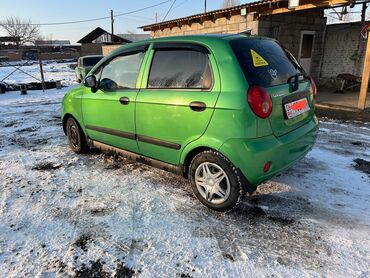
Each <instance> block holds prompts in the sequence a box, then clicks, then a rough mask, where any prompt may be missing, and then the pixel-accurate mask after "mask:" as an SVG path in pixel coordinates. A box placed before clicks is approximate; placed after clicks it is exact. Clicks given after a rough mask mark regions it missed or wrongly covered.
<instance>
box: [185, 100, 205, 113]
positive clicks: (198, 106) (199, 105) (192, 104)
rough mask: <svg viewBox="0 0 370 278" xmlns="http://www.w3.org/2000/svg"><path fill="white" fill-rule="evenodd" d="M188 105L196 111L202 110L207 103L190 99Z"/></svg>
mask: <svg viewBox="0 0 370 278" xmlns="http://www.w3.org/2000/svg"><path fill="white" fill-rule="evenodd" d="M189 106H190V109H191V110H193V111H197V112H201V111H204V110H206V108H207V105H206V104H205V103H204V102H201V101H192V102H190V104H189Z"/></svg>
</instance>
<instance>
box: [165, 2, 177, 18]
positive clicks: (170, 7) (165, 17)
mask: <svg viewBox="0 0 370 278" xmlns="http://www.w3.org/2000/svg"><path fill="white" fill-rule="evenodd" d="M175 3H176V0H173V2H172V4H171V7H170V8H169V9H168V11H167V13H166V15H165V16H164V18H163V19H162V22H163V21H165V19H166V17H167V16H168V14H169V13H170V11H171V10H172V7H173V5H174V4H175Z"/></svg>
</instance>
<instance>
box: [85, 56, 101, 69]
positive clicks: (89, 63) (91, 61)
mask: <svg viewBox="0 0 370 278" xmlns="http://www.w3.org/2000/svg"><path fill="white" fill-rule="evenodd" d="M101 59H103V57H100V56H98V57H85V58H84V59H83V66H84V67H93V66H95V65H96V64H97V63H98V62H99V61H100V60H101Z"/></svg>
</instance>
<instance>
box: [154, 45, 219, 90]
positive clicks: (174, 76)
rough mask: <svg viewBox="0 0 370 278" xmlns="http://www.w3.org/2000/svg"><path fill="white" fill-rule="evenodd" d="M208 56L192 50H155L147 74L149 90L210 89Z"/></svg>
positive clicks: (210, 79)
mask: <svg viewBox="0 0 370 278" xmlns="http://www.w3.org/2000/svg"><path fill="white" fill-rule="evenodd" d="M211 86H212V74H211V70H210V65H209V60H208V56H207V54H205V53H202V52H198V51H194V50H183V49H179V50H177V49H175V50H172V49H171V50H156V51H155V53H154V57H153V62H152V66H151V69H150V73H149V80H148V88H149V89H210V88H211Z"/></svg>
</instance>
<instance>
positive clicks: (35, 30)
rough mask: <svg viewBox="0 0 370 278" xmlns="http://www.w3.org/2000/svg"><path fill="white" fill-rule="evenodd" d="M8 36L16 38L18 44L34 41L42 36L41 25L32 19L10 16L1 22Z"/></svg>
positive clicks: (1, 26)
mask: <svg viewBox="0 0 370 278" xmlns="http://www.w3.org/2000/svg"><path fill="white" fill-rule="evenodd" d="M0 28H2V29H3V30H4V31H5V32H6V33H7V35H8V36H10V37H12V38H13V39H14V42H15V43H16V45H17V46H19V45H23V44H25V43H34V42H35V40H36V39H37V38H39V37H40V32H39V26H37V25H34V24H32V22H31V20H29V19H28V20H23V19H20V18H18V17H9V18H6V19H5V20H4V21H1V22H0Z"/></svg>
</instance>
